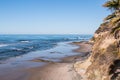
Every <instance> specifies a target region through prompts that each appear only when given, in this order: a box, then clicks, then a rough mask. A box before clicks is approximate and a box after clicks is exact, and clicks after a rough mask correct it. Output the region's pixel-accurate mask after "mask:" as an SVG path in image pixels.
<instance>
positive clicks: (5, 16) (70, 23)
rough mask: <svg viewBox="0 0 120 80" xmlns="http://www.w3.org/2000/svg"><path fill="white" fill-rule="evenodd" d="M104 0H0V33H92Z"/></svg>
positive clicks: (102, 13)
mask: <svg viewBox="0 0 120 80" xmlns="http://www.w3.org/2000/svg"><path fill="white" fill-rule="evenodd" d="M106 1H107V0H0V34H93V33H94V32H95V30H96V29H97V28H98V27H99V25H100V24H101V23H102V22H103V19H104V18H105V17H106V16H107V15H108V14H109V13H110V11H108V10H107V9H106V8H104V7H102V5H103V3H105V2H106Z"/></svg>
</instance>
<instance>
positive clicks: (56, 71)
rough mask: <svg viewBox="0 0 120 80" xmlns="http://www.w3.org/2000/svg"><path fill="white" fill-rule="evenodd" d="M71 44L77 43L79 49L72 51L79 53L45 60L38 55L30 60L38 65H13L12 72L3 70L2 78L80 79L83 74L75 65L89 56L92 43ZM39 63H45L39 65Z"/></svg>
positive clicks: (27, 79)
mask: <svg viewBox="0 0 120 80" xmlns="http://www.w3.org/2000/svg"><path fill="white" fill-rule="evenodd" d="M71 44H72V45H73V46H74V45H75V46H76V45H77V47H76V48H77V49H76V48H75V49H74V50H72V51H73V52H76V53H79V54H76V55H71V56H67V57H64V58H60V61H52V60H51V61H50V60H44V59H41V58H39V57H38V58H36V59H32V60H30V61H31V62H33V63H34V62H35V63H37V66H34V67H27V68H26V67H25V66H23V65H22V68H21V67H20V68H18V67H17V68H16V67H14V68H13V67H12V68H10V69H13V70H11V71H12V72H9V70H8V72H5V74H1V73H2V72H3V71H4V70H3V71H1V72H0V80H80V79H81V76H80V75H79V74H78V73H77V72H76V71H75V70H74V68H73V65H74V63H75V62H77V61H80V60H84V59H86V58H87V57H88V56H89V52H91V47H92V45H91V44H90V43H88V42H73V43H71ZM71 44H70V45H71ZM63 52H64V51H63ZM51 53H53V52H51ZM53 54H54V53H53ZM39 63H45V64H44V65H42V66H39ZM29 65H30V64H29ZM31 65H32V64H31ZM3 73H4V72H3ZM11 73H12V74H11ZM9 74H10V75H9ZM6 76H7V77H6Z"/></svg>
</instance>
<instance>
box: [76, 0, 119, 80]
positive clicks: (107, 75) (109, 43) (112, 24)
mask: <svg viewBox="0 0 120 80" xmlns="http://www.w3.org/2000/svg"><path fill="white" fill-rule="evenodd" d="M104 7H107V8H109V9H112V10H113V13H112V14H111V15H109V16H108V17H106V18H105V20H104V22H103V23H102V24H101V25H100V27H99V28H98V29H97V30H96V32H95V34H94V36H93V38H92V39H91V40H90V41H89V42H92V43H94V45H93V47H92V52H91V55H90V57H89V58H88V59H87V60H85V61H83V62H81V61H79V62H76V63H75V65H74V68H75V70H76V71H77V72H78V73H79V74H80V75H81V76H82V80H120V0H109V1H108V2H106V3H105V4H104Z"/></svg>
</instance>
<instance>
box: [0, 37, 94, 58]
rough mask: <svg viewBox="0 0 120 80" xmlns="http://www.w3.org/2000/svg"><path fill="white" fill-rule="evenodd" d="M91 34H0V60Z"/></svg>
mask: <svg viewBox="0 0 120 80" xmlns="http://www.w3.org/2000/svg"><path fill="white" fill-rule="evenodd" d="M91 37H92V35H0V60H4V59H8V58H11V57H16V56H20V55H23V54H27V53H28V54H29V52H34V51H39V50H47V49H51V48H53V47H55V46H57V43H59V42H68V41H82V40H89V39H90V38H91Z"/></svg>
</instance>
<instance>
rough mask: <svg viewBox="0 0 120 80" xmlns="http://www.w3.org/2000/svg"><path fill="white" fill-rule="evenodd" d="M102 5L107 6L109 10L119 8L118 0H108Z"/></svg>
mask: <svg viewBox="0 0 120 80" xmlns="http://www.w3.org/2000/svg"><path fill="white" fill-rule="evenodd" d="M103 6H104V7H107V8H108V9H110V10H119V8H120V0H109V1H107V2H106V3H105V4H104V5H103Z"/></svg>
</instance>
